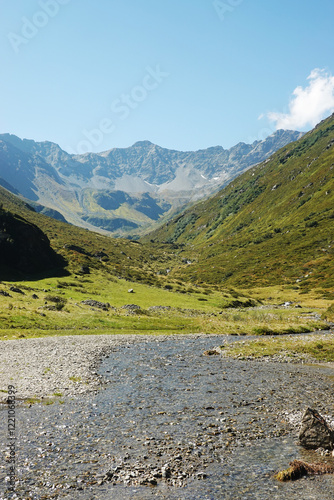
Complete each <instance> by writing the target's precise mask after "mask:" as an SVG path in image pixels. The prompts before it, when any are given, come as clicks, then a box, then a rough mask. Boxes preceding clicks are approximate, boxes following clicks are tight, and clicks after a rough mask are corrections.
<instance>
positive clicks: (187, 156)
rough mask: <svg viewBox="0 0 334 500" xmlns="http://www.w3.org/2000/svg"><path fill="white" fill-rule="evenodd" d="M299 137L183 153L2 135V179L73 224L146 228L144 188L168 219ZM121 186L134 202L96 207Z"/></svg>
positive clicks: (126, 230)
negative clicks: (90, 147)
mask: <svg viewBox="0 0 334 500" xmlns="http://www.w3.org/2000/svg"><path fill="white" fill-rule="evenodd" d="M301 135H302V133H300V132H294V131H282V130H281V131H277V132H276V133H274V134H272V135H271V136H269V137H268V138H266V139H265V140H263V141H255V142H254V143H253V144H251V145H250V144H249V145H247V144H245V143H239V144H237V145H236V146H234V147H232V148H230V149H228V150H226V149H224V148H223V147H222V146H213V147H211V148H208V149H202V150H198V151H185V152H182V151H176V150H169V149H166V148H162V147H161V146H158V145H156V144H153V143H152V142H150V141H138V142H136V143H135V144H134V145H132V146H130V147H128V148H113V149H110V150H107V151H103V152H101V153H86V154H82V155H71V154H69V153H67V152H66V151H63V150H62V149H61V148H60V146H58V145H57V144H55V143H52V142H50V141H43V142H35V141H33V140H31V139H20V138H18V137H17V136H14V135H11V134H2V135H0V177H1V178H2V179H3V181H4V182H5V183H7V186H8V187H12V188H13V189H14V190H15V191H16V192H19V193H20V194H21V195H22V196H24V197H25V198H27V199H30V200H32V201H35V202H38V203H39V204H41V205H44V206H46V207H48V208H49V209H52V210H55V211H56V212H59V213H61V214H62V216H63V217H64V218H65V219H66V220H67V221H68V222H71V223H72V224H76V225H79V226H82V227H86V228H88V229H91V230H99V228H100V230H101V231H108V229H105V228H108V226H109V225H115V224H114V223H113V222H111V221H113V220H114V219H118V221H120V220H122V221H124V227H122V224H121V225H120V231H118V232H119V233H120V235H122V234H123V235H125V234H131V233H132V234H133V233H134V232H139V233H140V232H141V231H147V230H148V229H149V228H150V227H151V226H152V224H154V223H155V222H156V220H157V218H156V217H153V218H151V217H150V216H148V215H147V213H145V207H141V205H140V202H141V200H142V195H143V193H147V196H148V197H149V200H148V199H146V200H145V202H149V204H150V205H151V206H155V210H153V212H152V213H154V214H155V215H157V214H158V215H159V217H164V216H166V217H170V216H171V215H172V213H173V212H174V213H175V211H179V210H180V208H181V207H183V206H185V205H186V204H187V203H189V202H193V201H196V200H198V199H200V198H203V197H205V196H208V195H210V194H212V193H213V192H215V191H217V189H219V187H221V186H223V185H224V184H226V183H227V182H229V181H230V180H231V179H232V178H234V177H236V176H237V175H239V174H240V173H241V172H243V171H244V170H246V169H248V168H250V167H251V166H252V165H253V164H256V163H258V162H259V161H261V160H263V159H266V158H267V157H269V156H270V155H271V154H272V153H273V152H274V151H275V150H277V149H278V148H279V147H281V146H282V145H285V144H287V143H289V142H291V141H292V140H296V139H298V138H299V137H300V136H301ZM2 185H4V184H2ZM5 187H6V186H5ZM119 191H122V192H124V193H126V194H128V195H129V196H130V198H131V199H132V202H131V203H130V204H129V203H125V204H123V205H120V206H118V207H117V208H116V209H114V210H111V211H110V210H105V209H104V208H103V207H101V206H100V205H99V203H98V199H99V193H101V192H105V193H107V194H108V193H112V192H119ZM135 206H136V208H134V207H135ZM89 221H90V222H89ZM95 224H97V225H95ZM117 225H118V224H116V226H117ZM111 232H112V233H113V234H115V232H114V231H113V230H111ZM116 235H118V233H116Z"/></svg>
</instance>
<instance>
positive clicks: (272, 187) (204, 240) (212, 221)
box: [144, 115, 334, 297]
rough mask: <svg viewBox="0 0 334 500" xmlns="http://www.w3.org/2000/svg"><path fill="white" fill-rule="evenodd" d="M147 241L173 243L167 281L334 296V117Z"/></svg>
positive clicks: (160, 229)
mask: <svg viewBox="0 0 334 500" xmlns="http://www.w3.org/2000/svg"><path fill="white" fill-rule="evenodd" d="M148 239H150V240H151V241H155V242H160V243H161V242H166V243H173V244H176V245H178V246H179V247H180V250H178V252H177V253H178V255H177V258H175V259H174V262H173V268H172V269H171V276H175V277H178V278H182V279H185V280H189V281H191V282H193V283H203V282H206V283H212V284H217V285H224V284H226V283H229V284H233V285H235V286H239V287H246V286H258V285H261V286H262V285H272V284H276V283H282V284H284V283H285V284H290V285H291V284H293V285H294V286H295V287H296V289H300V290H301V291H304V292H307V291H308V290H310V289H312V288H317V287H319V288H321V289H325V290H326V291H327V292H326V293H327V294H328V296H331V297H333V289H334V264H333V254H334V115H332V116H331V117H329V118H328V119H326V120H324V121H323V122H321V123H320V124H319V125H318V126H317V127H316V128H315V129H314V130H312V131H311V132H309V133H307V134H306V135H305V136H303V138H302V139H300V140H298V141H296V142H295V143H291V144H289V145H288V146H286V147H284V148H283V149H281V150H280V151H278V152H277V153H275V154H274V155H273V156H272V157H271V158H270V159H269V160H266V161H265V162H263V163H261V164H259V165H257V166H255V167H253V168H252V169H250V170H248V171H247V172H246V173H244V174H243V175H241V176H240V177H238V178H237V179H235V180H234V181H233V182H232V183H231V184H230V185H228V186H227V187H226V188H224V189H223V190H222V191H220V192H219V193H218V194H217V195H216V196H214V197H212V198H210V199H209V200H206V201H203V202H200V203H198V204H196V205H194V206H193V207H192V208H190V209H188V210H186V211H185V212H184V213H182V214H181V215H179V216H178V217H176V218H174V219H173V220H172V221H171V222H169V223H167V224H165V225H164V226H162V227H161V228H159V229H158V230H156V231H155V232H154V233H151V234H150V235H149V236H148V237H147V238H146V241H147V240H148ZM144 241H145V239H144Z"/></svg>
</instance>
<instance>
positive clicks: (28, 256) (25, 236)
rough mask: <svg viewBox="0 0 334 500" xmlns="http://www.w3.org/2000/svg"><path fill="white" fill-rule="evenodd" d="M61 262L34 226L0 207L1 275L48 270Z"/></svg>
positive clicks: (3, 276)
mask: <svg viewBox="0 0 334 500" xmlns="http://www.w3.org/2000/svg"><path fill="white" fill-rule="evenodd" d="M64 264H65V262H64V260H63V259H62V257H60V256H59V255H58V254H56V252H55V251H54V250H53V249H52V248H51V247H50V242H49V240H48V238H47V237H46V235H45V234H44V233H43V232H42V231H41V230H40V229H39V228H38V227H37V226H35V225H34V224H31V223H30V222H28V221H26V220H25V219H23V218H22V217H20V216H19V215H14V214H12V213H10V212H8V211H6V210H3V209H2V208H0V279H14V278H15V277H29V276H33V275H36V274H48V273H49V272H51V271H54V270H55V269H61V268H62V267H63V266H64Z"/></svg>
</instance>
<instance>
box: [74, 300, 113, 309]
mask: <svg viewBox="0 0 334 500" xmlns="http://www.w3.org/2000/svg"><path fill="white" fill-rule="evenodd" d="M81 304H84V305H85V306H91V307H97V308H99V309H102V310H103V311H108V310H109V309H110V304H109V302H106V303H104V302H99V301H98V300H93V299H87V300H82V301H81Z"/></svg>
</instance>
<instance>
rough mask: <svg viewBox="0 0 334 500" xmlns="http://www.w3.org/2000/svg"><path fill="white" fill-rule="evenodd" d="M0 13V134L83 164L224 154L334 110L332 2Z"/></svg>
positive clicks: (98, 5)
mask: <svg viewBox="0 0 334 500" xmlns="http://www.w3.org/2000/svg"><path fill="white" fill-rule="evenodd" d="M0 12H1V16H0V38H1V43H0V58H1V69H2V78H1V80H0V89H1V100H0V133H5V132H9V133H12V134H15V135H18V136H19V137H21V138H29V139H34V140H37V141H42V140H49V141H53V142H56V143H58V144H59V145H60V146H61V147H62V148H64V149H65V150H67V151H69V152H78V153H82V152H85V151H86V150H87V151H88V150H90V151H96V152H98V151H103V150H107V149H110V148H112V147H128V146H130V145H132V144H133V143H135V142H136V141H139V140H150V141H152V142H154V143H156V144H159V145H160V146H163V147H167V148H172V149H179V150H197V149H202V148H206V147H210V146H216V145H221V146H223V147H225V148H228V147H231V146H233V145H234V144H236V143H238V142H240V141H243V142H253V141H254V140H257V139H263V138H264V137H265V136H267V135H269V134H270V133H272V132H273V131H274V130H276V128H294V129H299V130H307V129H310V128H312V126H313V125H314V123H316V122H317V121H319V119H321V118H323V117H325V116H327V115H329V114H330V113H331V112H332V111H333V110H334V97H333V89H334V77H333V76H332V75H333V74H334V58H333V54H334V35H333V19H334V2H333V1H332V0H320V1H319V2H314V1H310V0H221V1H220V0H94V1H93V0H15V1H9V0H0ZM259 117H261V118H260V119H259Z"/></svg>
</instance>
